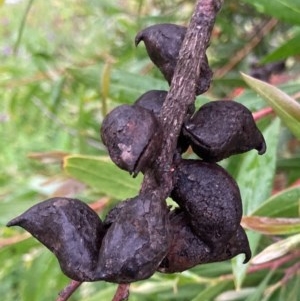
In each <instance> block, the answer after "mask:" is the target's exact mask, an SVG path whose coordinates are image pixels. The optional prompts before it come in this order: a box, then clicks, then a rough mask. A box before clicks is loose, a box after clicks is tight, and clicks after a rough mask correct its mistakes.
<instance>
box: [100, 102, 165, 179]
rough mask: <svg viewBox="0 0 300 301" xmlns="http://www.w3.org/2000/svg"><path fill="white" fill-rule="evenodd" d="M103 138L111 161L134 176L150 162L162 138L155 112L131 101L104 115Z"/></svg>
mask: <svg viewBox="0 0 300 301" xmlns="http://www.w3.org/2000/svg"><path fill="white" fill-rule="evenodd" d="M101 138H102V141H103V143H104V145H105V146H106V147H107V149H108V152H109V155H110V157H111V159H112V161H113V162H114V163H115V164H116V165H117V166H119V167H120V168H121V169H124V170H127V171H129V172H130V173H133V176H136V175H137V174H138V173H139V172H140V171H142V172H143V171H144V170H145V168H146V167H148V166H150V165H151V163H152V162H153V160H154V159H155V155H156V153H157V152H158V150H159V146H160V145H161V139H162V138H161V130H160V126H159V123H158V121H157V119H156V118H155V116H154V114H153V113H152V112H150V111H148V110H146V109H144V108H142V107H139V106H129V105H122V106H119V107H116V108H115V109H114V110H112V111H111V112H110V113H109V114H108V115H107V116H106V117H105V119H104V121H103V124H102V127H101Z"/></svg>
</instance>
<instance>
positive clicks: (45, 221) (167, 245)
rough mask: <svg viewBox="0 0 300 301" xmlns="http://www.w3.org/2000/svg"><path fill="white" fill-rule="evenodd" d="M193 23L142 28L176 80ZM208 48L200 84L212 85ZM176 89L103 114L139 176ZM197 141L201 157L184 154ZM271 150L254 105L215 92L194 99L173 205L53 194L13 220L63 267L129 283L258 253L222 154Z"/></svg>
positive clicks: (121, 159) (86, 276)
mask: <svg viewBox="0 0 300 301" xmlns="http://www.w3.org/2000/svg"><path fill="white" fill-rule="evenodd" d="M185 33H186V28H185V27H182V26H178V25H174V24H158V25H154V26H151V27H148V28H146V29H144V30H142V31H141V32H139V33H138V34H137V36H136V39H135V42H136V45H138V44H139V43H140V42H141V41H143V42H144V44H145V46H146V49H147V52H148V54H149V57H150V59H151V60H152V61H153V63H154V64H155V65H156V66H157V67H158V68H159V69H160V71H161V72H162V74H163V75H164V77H165V78H166V80H167V81H168V83H169V84H170V83H171V81H172V77H173V74H174V69H175V66H176V62H177V58H178V55H179V50H180V47H181V44H182V42H183V39H184V36H185ZM211 77H212V72H211V70H210V69H209V66H208V62H207V58H206V57H205V59H204V62H203V64H202V68H201V76H200V75H199V77H198V79H197V83H196V94H197V95H199V94H202V93H204V92H205V91H206V90H207V89H208V88H209V85H210V81H211ZM166 95H167V91H160V90H151V91H148V92H146V93H144V94H143V95H142V96H140V97H139V98H138V99H137V100H136V101H135V103H134V104H133V105H121V106H119V107H117V108H115V109H114V110H112V111H111V112H110V113H109V114H108V115H107V116H106V117H105V119H104V121H103V124H102V127H101V138H102V141H103V143H104V144H105V146H106V147H107V150H108V153H109V155H110V157H111V159H112V161H113V162H114V163H115V164H116V165H117V166H118V167H119V168H121V169H123V170H126V171H128V172H129V173H130V174H132V175H133V176H136V175H137V174H138V173H139V172H142V173H143V172H145V170H146V169H148V168H151V167H152V164H153V161H154V160H155V158H156V156H157V154H158V153H159V152H160V151H161V149H160V148H161V145H162V141H161V139H162V134H161V133H162V129H161V126H160V122H159V119H158V115H159V114H160V111H161V108H162V105H163V103H164V100H165V98H166ZM188 147H191V148H192V150H193V151H194V153H195V154H196V155H198V156H199V159H198V160H188V159H183V158H182V157H181V155H182V154H183V153H184V152H185V151H186V150H187V149H188ZM253 149H256V150H257V151H258V153H259V154H263V153H264V152H265V150H266V145H265V141H264V138H263V136H262V134H261V132H260V131H259V129H258V128H257V127H256V124H255V122H254V120H253V118H252V114H251V112H250V111H249V110H248V109H247V108H246V107H244V106H243V105H241V104H239V103H237V102H234V101H228V100H218V101H212V102H210V103H207V104H205V105H203V106H202V107H200V109H199V110H198V111H197V112H194V108H193V107H191V108H189V111H188V112H187V118H186V120H185V122H184V124H183V127H182V130H181V133H180V136H179V137H178V143H177V150H176V152H177V153H179V154H180V158H179V159H178V156H177V159H176V162H174V169H175V171H174V186H173V189H172V192H171V194H170V197H171V198H172V199H173V200H174V201H175V202H176V203H177V204H178V207H176V208H175V209H173V210H171V209H170V208H169V207H168V206H167V204H166V202H165V201H163V202H162V201H161V200H160V199H158V198H157V197H156V195H155V193H151V194H150V193H143V194H142V193H141V194H139V195H138V196H135V197H133V198H131V199H127V200H124V201H122V202H120V203H119V204H118V205H117V206H116V207H114V208H113V209H112V210H111V211H110V212H109V213H108V214H107V216H106V218H105V219H104V221H101V219H100V218H99V216H98V215H97V214H96V213H95V212H94V211H93V210H91V209H90V208H89V207H88V206H87V205H86V204H85V203H83V202H81V201H80V200H76V199H70V198H63V197H58V198H52V199H49V200H46V201H44V202H41V203H39V204H37V205H35V206H33V207H31V208H30V209H28V210H27V211H26V212H25V213H23V214H22V215H20V216H18V217H16V218H15V219H13V220H12V221H10V222H9V223H8V226H15V225H17V226H20V227H23V228H24V229H26V230H27V231H29V232H30V233H31V234H32V235H33V236H34V237H36V238H37V239H38V240H39V241H40V242H41V243H43V244H44V245H45V246H46V247H47V248H48V249H50V251H52V252H53V253H54V254H55V256H56V257H57V259H58V261H59V264H60V266H61V269H62V271H63V272H64V273H65V274H66V275H67V276H68V277H70V278H71V279H74V280H78V281H98V280H104V281H109V282H115V283H130V282H134V281H138V280H142V279H146V278H149V277H150V276H151V275H152V274H153V273H155V272H156V271H159V272H162V273H174V272H181V271H184V270H187V269H190V268H191V267H193V266H195V265H198V264H203V263H209V262H217V261H223V260H228V259H230V258H232V257H234V256H236V255H238V254H242V253H243V254H245V262H247V261H248V260H249V259H250V257H251V251H250V248H249V243H248V239H247V236H246V234H245V232H244V230H243V228H242V227H241V226H240V222H241V218H242V201H241V196H240V191H239V188H238V186H237V184H236V182H235V180H234V179H233V178H232V177H231V176H230V175H229V174H228V173H227V171H226V170H225V169H223V168H222V167H221V166H219V165H218V164H217V163H216V162H218V161H220V160H222V159H225V158H228V157H229V156H231V155H235V154H239V153H243V152H246V151H250V150H253Z"/></svg>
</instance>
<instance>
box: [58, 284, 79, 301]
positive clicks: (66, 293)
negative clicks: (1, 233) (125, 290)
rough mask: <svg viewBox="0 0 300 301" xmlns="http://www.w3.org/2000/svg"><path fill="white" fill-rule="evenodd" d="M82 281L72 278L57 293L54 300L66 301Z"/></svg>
mask: <svg viewBox="0 0 300 301" xmlns="http://www.w3.org/2000/svg"><path fill="white" fill-rule="evenodd" d="M81 284H82V282H79V281H75V280H72V281H71V282H70V283H69V284H68V286H66V287H65V288H64V289H63V290H62V291H61V292H60V293H59V294H58V298H57V299H56V301H66V300H68V299H69V298H70V297H71V296H72V295H73V293H74V292H75V291H76V290H77V289H78V287H79V286H80V285H81Z"/></svg>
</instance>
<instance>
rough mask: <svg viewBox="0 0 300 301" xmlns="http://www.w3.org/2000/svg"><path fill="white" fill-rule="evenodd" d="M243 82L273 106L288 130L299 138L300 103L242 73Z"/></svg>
mask: <svg viewBox="0 0 300 301" xmlns="http://www.w3.org/2000/svg"><path fill="white" fill-rule="evenodd" d="M242 77H243V79H244V80H245V82H246V83H247V84H248V85H249V86H250V87H251V88H252V89H253V90H254V91H256V92H257V93H258V94H259V95H260V96H261V97H263V98H264V99H265V100H266V102H267V103H268V104H269V105H270V106H271V107H272V108H273V110H274V111H275V112H276V114H277V115H278V116H279V117H280V119H282V121H283V122H284V123H285V125H286V126H287V127H288V128H289V130H290V131H291V132H292V133H293V134H294V135H295V136H296V137H297V138H300V104H299V103H298V102H297V101H295V100H294V99H293V98H291V97H290V96H289V95H287V94H286V93H284V92H283V91H281V90H279V89H278V88H276V87H274V86H272V85H270V84H268V83H266V82H263V81H261V80H258V79H256V78H253V77H251V76H249V75H246V74H243V73H242Z"/></svg>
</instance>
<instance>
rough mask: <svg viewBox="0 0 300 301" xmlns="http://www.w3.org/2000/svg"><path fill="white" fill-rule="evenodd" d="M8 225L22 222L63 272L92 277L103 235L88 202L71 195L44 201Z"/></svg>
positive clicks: (85, 279) (79, 276)
mask: <svg viewBox="0 0 300 301" xmlns="http://www.w3.org/2000/svg"><path fill="white" fill-rule="evenodd" d="M7 226H9V227H10V226H20V227H22V228H24V229H25V230H27V231H28V232H30V233H31V234H32V235H33V236H34V237H35V238H36V239H38V240H39V241H40V242H41V243H42V244H44V245H45V246H46V247H47V248H48V249H49V250H50V251H51V252H53V253H54V254H55V255H56V257H57V259H58V261H59V264H60V267H61V269H62V271H63V272H64V274H66V275H67V276H68V277H70V278H71V279H74V280H77V281H93V279H94V269H95V267H96V265H97V261H98V255H99V250H100V246H101V242H102V238H103V236H104V234H105V231H104V227H103V224H102V222H101V220H100V218H99V216H98V215H97V214H96V213H95V212H94V211H93V210H92V209H91V208H90V207H89V206H88V205H87V204H85V203H83V202H81V201H79V200H76V199H69V198H52V199H49V200H46V201H44V202H41V203H39V204H37V205H35V206H33V207H31V208H30V209H28V210H27V211H26V212H24V213H23V214H22V215H20V216H18V217H16V218H15V219H13V220H11V221H10V222H9V223H8V224H7Z"/></svg>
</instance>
